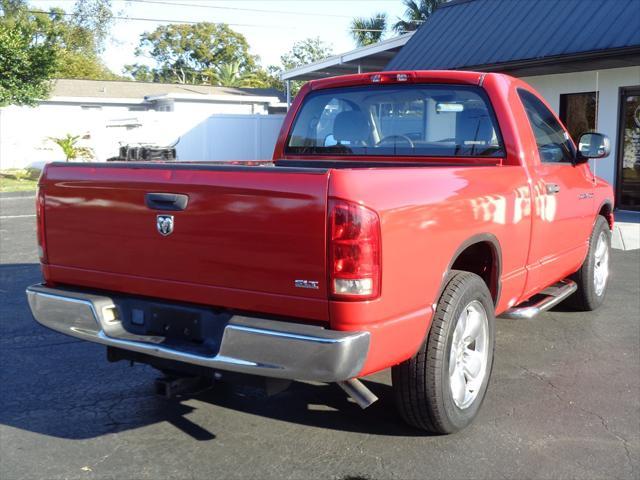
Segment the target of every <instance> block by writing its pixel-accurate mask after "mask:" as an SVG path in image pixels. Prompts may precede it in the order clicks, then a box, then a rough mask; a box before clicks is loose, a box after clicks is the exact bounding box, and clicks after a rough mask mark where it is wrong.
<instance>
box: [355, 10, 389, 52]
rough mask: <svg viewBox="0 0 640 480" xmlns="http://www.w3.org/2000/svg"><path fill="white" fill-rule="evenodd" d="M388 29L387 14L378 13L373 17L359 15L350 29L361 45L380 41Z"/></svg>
mask: <svg viewBox="0 0 640 480" xmlns="http://www.w3.org/2000/svg"><path fill="white" fill-rule="evenodd" d="M386 29H387V14H386V13H378V14H376V15H374V16H373V17H371V18H364V17H357V18H354V19H353V20H352V21H351V27H350V28H349V31H350V33H351V36H352V37H353V39H354V40H355V41H356V44H357V45H358V46H359V47H364V46H366V45H371V44H373V43H378V42H379V41H380V40H382V37H383V36H384V33H385V31H386Z"/></svg>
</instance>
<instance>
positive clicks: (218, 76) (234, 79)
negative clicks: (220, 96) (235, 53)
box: [207, 62, 260, 87]
mask: <svg viewBox="0 0 640 480" xmlns="http://www.w3.org/2000/svg"><path fill="white" fill-rule="evenodd" d="M207 74H209V75H210V77H211V84H212V85H219V86H221V87H251V86H255V84H256V83H260V82H259V81H258V79H257V78H256V75H255V74H253V73H251V72H246V71H243V70H241V68H240V62H231V63H223V64H222V65H218V66H217V67H216V68H215V69H214V71H213V72H207Z"/></svg>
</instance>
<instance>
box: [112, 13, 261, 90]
mask: <svg viewBox="0 0 640 480" xmlns="http://www.w3.org/2000/svg"><path fill="white" fill-rule="evenodd" d="M136 55H137V56H145V57H150V58H152V59H153V60H154V61H155V64H156V65H155V66H154V67H150V68H145V67H144V66H142V65H139V64H135V65H127V66H126V67H125V70H126V71H127V72H128V73H129V74H130V75H132V76H133V78H135V79H139V78H140V77H142V78H145V79H148V78H149V77H150V76H153V79H154V81H161V82H173V83H190V84H210V83H211V81H212V76H213V73H214V72H215V71H216V69H218V68H220V67H221V66H222V65H225V64H226V65H231V64H236V63H237V65H238V73H239V74H241V75H243V74H245V73H251V72H253V71H254V70H256V68H257V67H256V62H257V57H256V56H254V55H251V54H250V53H249V44H248V43H247V40H246V39H245V37H244V35H242V34H240V33H238V32H235V31H234V30H232V29H231V28H230V27H229V26H228V25H226V24H216V23H208V22H202V23H196V24H194V25H178V24H169V25H162V26H159V27H158V28H156V29H155V30H154V31H153V32H145V33H143V34H142V35H141V37H140V45H139V46H138V48H137V49H136Z"/></svg>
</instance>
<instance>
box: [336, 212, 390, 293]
mask: <svg viewBox="0 0 640 480" xmlns="http://www.w3.org/2000/svg"><path fill="white" fill-rule="evenodd" d="M380 270H381V268H380V219H379V217H378V214H377V213H376V212H374V211H373V210H370V209H368V208H366V207H363V206H362V205H358V204H357V203H352V202H347V201H345V200H329V291H330V292H331V294H332V296H333V297H335V298H338V299H341V300H349V299H351V300H362V299H371V298H375V297H377V296H378V295H380V276H381V271H380Z"/></svg>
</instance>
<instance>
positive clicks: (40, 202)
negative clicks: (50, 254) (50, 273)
mask: <svg viewBox="0 0 640 480" xmlns="http://www.w3.org/2000/svg"><path fill="white" fill-rule="evenodd" d="M36 220H37V222H38V225H37V231H38V255H39V256H40V261H41V262H42V263H47V242H46V237H45V232H44V189H42V188H41V187H38V191H37V192H36Z"/></svg>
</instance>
